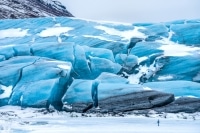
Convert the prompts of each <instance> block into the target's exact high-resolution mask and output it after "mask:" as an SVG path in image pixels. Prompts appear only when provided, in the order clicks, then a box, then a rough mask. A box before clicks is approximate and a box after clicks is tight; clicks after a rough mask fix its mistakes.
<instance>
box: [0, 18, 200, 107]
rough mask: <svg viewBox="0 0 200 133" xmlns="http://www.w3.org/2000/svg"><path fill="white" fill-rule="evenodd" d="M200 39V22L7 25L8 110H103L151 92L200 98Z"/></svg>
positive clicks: (4, 81)
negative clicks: (102, 103) (103, 105)
mask: <svg viewBox="0 0 200 133" xmlns="http://www.w3.org/2000/svg"><path fill="white" fill-rule="evenodd" d="M199 38H200V21H199V20H179V21H172V22H166V23H164V22H163V23H157V24H155V23H137V24H122V23H110V22H95V21H89V20H82V19H78V18H66V17H56V18H51V17H49V18H32V19H18V20H0V71H1V73H0V106H2V105H6V104H11V105H19V106H22V107H27V106H29V107H46V108H48V107H49V106H50V105H53V106H54V107H55V108H56V109H60V108H62V106H63V104H69V105H71V104H74V103H94V105H95V106H97V105H98V100H101V99H104V98H108V97H112V96H118V95H124V94H129V93H132V92H137V91H141V90H145V89H146V88H148V89H153V90H158V91H164V92H168V93H173V94H175V95H176V96H195V97H200V95H199V94H200V92H199V91H200V87H199V84H200V76H199V75H200V67H199V66H200V58H199V57H200V45H199V44H200V39H199Z"/></svg>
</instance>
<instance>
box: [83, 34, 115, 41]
mask: <svg viewBox="0 0 200 133" xmlns="http://www.w3.org/2000/svg"><path fill="white" fill-rule="evenodd" d="M83 36H84V37H88V38H97V39H100V40H104V41H113V40H110V39H107V38H105V37H102V36H91V35H83Z"/></svg>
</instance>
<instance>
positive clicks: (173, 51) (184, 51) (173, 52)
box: [158, 43, 200, 56]
mask: <svg viewBox="0 0 200 133" xmlns="http://www.w3.org/2000/svg"><path fill="white" fill-rule="evenodd" d="M158 49H160V50H163V51H164V55H165V56H187V55H193V53H194V52H195V51H196V52H197V51H199V52H200V48H199V47H191V46H185V45H180V44H175V43H172V44H168V45H162V46H161V47H160V48H158Z"/></svg>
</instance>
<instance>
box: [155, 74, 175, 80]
mask: <svg viewBox="0 0 200 133" xmlns="http://www.w3.org/2000/svg"><path fill="white" fill-rule="evenodd" d="M170 79H173V76H172V75H165V76H159V77H158V80H170Z"/></svg>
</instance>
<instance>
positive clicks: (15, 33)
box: [0, 28, 28, 39]
mask: <svg viewBox="0 0 200 133" xmlns="http://www.w3.org/2000/svg"><path fill="white" fill-rule="evenodd" d="M25 36H28V29H25V30H22V29H21V28H17V29H6V30H0V39H2V38H7V37H25Z"/></svg>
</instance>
